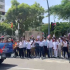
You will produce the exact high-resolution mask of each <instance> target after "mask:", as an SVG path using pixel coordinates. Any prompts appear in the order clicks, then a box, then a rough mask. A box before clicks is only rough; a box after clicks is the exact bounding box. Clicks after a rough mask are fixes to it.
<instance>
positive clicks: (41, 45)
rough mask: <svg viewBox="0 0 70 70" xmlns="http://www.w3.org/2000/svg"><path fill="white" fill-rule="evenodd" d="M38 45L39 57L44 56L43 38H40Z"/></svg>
mask: <svg viewBox="0 0 70 70" xmlns="http://www.w3.org/2000/svg"><path fill="white" fill-rule="evenodd" d="M39 46H40V57H41V56H43V57H44V47H43V46H44V45H43V40H42V39H41V40H40V43H39Z"/></svg>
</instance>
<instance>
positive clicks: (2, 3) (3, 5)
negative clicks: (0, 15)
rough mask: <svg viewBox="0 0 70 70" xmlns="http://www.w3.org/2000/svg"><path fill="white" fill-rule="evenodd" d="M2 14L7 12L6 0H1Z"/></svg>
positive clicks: (0, 10) (0, 9)
mask: <svg viewBox="0 0 70 70" xmlns="http://www.w3.org/2000/svg"><path fill="white" fill-rule="evenodd" d="M0 12H5V0H0Z"/></svg>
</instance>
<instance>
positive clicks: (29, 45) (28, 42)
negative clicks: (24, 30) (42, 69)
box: [26, 40, 31, 58]
mask: <svg viewBox="0 0 70 70" xmlns="http://www.w3.org/2000/svg"><path fill="white" fill-rule="evenodd" d="M26 47H27V57H28V58H31V43H30V40H27V45H26Z"/></svg>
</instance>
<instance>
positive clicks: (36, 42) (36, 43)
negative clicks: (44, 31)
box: [35, 39, 40, 57]
mask: <svg viewBox="0 0 70 70" xmlns="http://www.w3.org/2000/svg"><path fill="white" fill-rule="evenodd" d="M39 43H40V41H39V40H38V39H36V41H35V55H36V57H39V52H40V50H39V49H40V47H39Z"/></svg>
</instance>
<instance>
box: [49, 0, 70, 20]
mask: <svg viewBox="0 0 70 70" xmlns="http://www.w3.org/2000/svg"><path fill="white" fill-rule="evenodd" d="M50 14H55V15H57V16H58V17H59V19H64V20H68V18H69V17H70V0H62V2H61V4H59V5H55V6H51V7H50Z"/></svg>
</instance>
